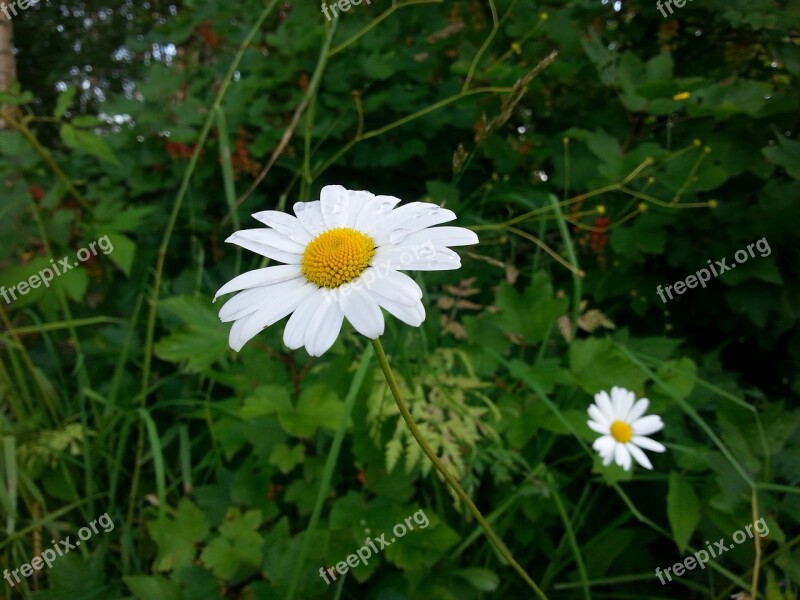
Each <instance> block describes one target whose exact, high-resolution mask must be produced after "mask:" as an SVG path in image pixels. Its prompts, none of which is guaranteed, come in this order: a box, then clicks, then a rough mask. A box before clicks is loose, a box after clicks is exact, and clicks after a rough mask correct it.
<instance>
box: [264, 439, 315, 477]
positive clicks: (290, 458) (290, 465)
mask: <svg viewBox="0 0 800 600" xmlns="http://www.w3.org/2000/svg"><path fill="white" fill-rule="evenodd" d="M305 457H306V453H305V447H304V446H302V445H301V444H298V445H296V446H294V447H292V448H289V446H287V445H286V444H278V445H277V446H275V447H274V448H273V449H272V454H270V457H269V464H271V465H275V466H276V467H278V469H280V471H281V473H283V474H284V475H286V474H287V473H289V471H291V470H292V469H294V468H295V467H296V466H297V465H299V464H300V463H302V462H303V461H304V460H305Z"/></svg>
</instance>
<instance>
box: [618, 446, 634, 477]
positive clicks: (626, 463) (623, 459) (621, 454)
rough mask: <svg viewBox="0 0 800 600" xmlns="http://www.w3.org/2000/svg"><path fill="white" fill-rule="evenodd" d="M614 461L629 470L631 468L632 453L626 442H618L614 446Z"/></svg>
mask: <svg viewBox="0 0 800 600" xmlns="http://www.w3.org/2000/svg"><path fill="white" fill-rule="evenodd" d="M614 462H616V463H617V464H618V465H619V466H620V467H622V468H623V469H625V470H626V471H629V470H630V468H631V454H630V452H628V449H627V448H626V447H625V445H624V444H617V445H616V446H615V447H614Z"/></svg>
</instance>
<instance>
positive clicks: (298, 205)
mask: <svg viewBox="0 0 800 600" xmlns="http://www.w3.org/2000/svg"><path fill="white" fill-rule="evenodd" d="M305 209H306V203H305V202H297V203H295V205H294V214H296V215H298V214H300V213H301V212H303V211H304V210H305Z"/></svg>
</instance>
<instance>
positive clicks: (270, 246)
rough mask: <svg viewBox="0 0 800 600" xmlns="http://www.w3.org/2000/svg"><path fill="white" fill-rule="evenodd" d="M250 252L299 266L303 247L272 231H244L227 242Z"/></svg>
mask: <svg viewBox="0 0 800 600" xmlns="http://www.w3.org/2000/svg"><path fill="white" fill-rule="evenodd" d="M225 241H226V242H228V243H229V244H236V245H237V246H241V247H242V248H245V249H247V250H250V251H251V252H255V253H256V254H260V255H261V256H266V257H267V258H271V259H272V260H277V261H279V262H283V263H287V264H290V265H297V264H300V259H301V257H302V254H303V250H304V249H305V248H304V246H302V245H301V244H298V243H297V242H293V241H292V240H290V239H289V238H287V237H285V236H283V235H281V234H279V233H278V232H277V231H275V230H273V229H244V230H242V231H237V232H236V233H234V234H233V235H232V236H230V237H229V238H228V239H227V240H225Z"/></svg>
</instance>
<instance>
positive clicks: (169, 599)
mask: <svg viewBox="0 0 800 600" xmlns="http://www.w3.org/2000/svg"><path fill="white" fill-rule="evenodd" d="M122 580H123V581H124V582H125V585H127V586H128V589H130V591H131V592H132V593H133V595H134V596H136V598H137V599H138V600H183V595H182V593H181V588H180V586H179V585H178V584H177V583H176V582H174V581H170V580H169V579H167V578H166V577H161V576H154V577H150V576H147V575H130V576H127V577H123V578H122Z"/></svg>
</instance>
